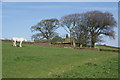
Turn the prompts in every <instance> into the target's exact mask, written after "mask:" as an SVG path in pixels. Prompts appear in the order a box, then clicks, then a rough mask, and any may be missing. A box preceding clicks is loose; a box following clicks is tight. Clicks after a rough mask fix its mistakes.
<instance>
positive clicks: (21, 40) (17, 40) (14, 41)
mask: <svg viewBox="0 0 120 80" xmlns="http://www.w3.org/2000/svg"><path fill="white" fill-rule="evenodd" d="M12 40H13V46H16V42H20V45H19V46H20V47H22V42H23V41H27V39H26V38H17V37H13V38H12Z"/></svg>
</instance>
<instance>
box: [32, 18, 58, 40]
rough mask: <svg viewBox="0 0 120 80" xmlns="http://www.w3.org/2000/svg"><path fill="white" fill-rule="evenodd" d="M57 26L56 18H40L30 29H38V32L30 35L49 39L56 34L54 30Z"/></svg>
mask: <svg viewBox="0 0 120 80" xmlns="http://www.w3.org/2000/svg"><path fill="white" fill-rule="evenodd" d="M58 26H59V21H58V20H57V19H45V20H41V21H40V22H39V23H38V24H37V25H35V26H32V27H31V31H32V32H34V31H38V32H39V33H38V34H35V35H33V36H32V38H39V39H47V40H48V41H49V42H50V40H51V39H52V38H53V37H54V36H56V34H57V33H56V32H55V30H56V29H57V28H58Z"/></svg>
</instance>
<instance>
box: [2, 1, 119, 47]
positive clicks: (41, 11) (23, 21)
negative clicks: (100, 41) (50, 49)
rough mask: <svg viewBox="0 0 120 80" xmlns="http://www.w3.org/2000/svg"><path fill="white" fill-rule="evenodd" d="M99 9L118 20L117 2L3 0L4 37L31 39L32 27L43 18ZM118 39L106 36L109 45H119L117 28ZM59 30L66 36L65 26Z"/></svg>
mask: <svg viewBox="0 0 120 80" xmlns="http://www.w3.org/2000/svg"><path fill="white" fill-rule="evenodd" d="M93 10H99V11H102V12H110V13H112V14H113V15H114V18H115V20H116V21H118V3H117V2H3V3H2V12H3V14H2V22H3V24H2V26H3V29H2V37H3V38H7V39H11V38H12V37H26V38H27V39H28V40H30V39H31V36H32V35H33V33H32V32H31V31H30V27H31V26H33V25H35V24H37V23H38V22H39V21H40V20H42V19H50V18H57V19H60V18H61V17H62V16H64V15H67V14H73V13H83V12H87V11H93ZM115 31H116V39H115V40H111V39H110V38H108V37H105V38H104V40H105V41H106V42H104V43H106V44H107V45H111V46H118V29H117V27H116V28H115ZM57 32H58V33H59V34H60V36H62V37H64V36H65V34H66V33H67V32H66V31H65V30H64V29H63V28H59V29H58V30H57Z"/></svg>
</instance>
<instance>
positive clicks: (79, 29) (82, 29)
mask: <svg viewBox="0 0 120 80" xmlns="http://www.w3.org/2000/svg"><path fill="white" fill-rule="evenodd" d="M89 35H90V34H89V31H88V30H87V27H86V26H83V25H81V24H80V25H78V26H75V28H74V33H73V37H74V38H75V39H76V42H77V44H78V45H77V46H81V45H82V46H87V44H88V43H89V38H90V36H89Z"/></svg>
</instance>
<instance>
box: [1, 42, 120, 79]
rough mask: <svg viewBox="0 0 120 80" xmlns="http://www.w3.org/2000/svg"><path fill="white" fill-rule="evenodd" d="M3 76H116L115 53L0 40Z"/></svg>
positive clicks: (116, 58) (116, 62) (116, 61)
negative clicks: (19, 44) (14, 43)
mask: <svg viewBox="0 0 120 80" xmlns="http://www.w3.org/2000/svg"><path fill="white" fill-rule="evenodd" d="M2 47H3V48H2V50H3V54H2V56H3V57H2V58H3V78H59V77H60V78H117V77H118V57H117V56H118V53H114V52H102V51H94V50H74V49H69V48H58V47H42V46H36V45H24V47H22V48H20V47H13V46H11V43H5V42H3V45H2Z"/></svg>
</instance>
